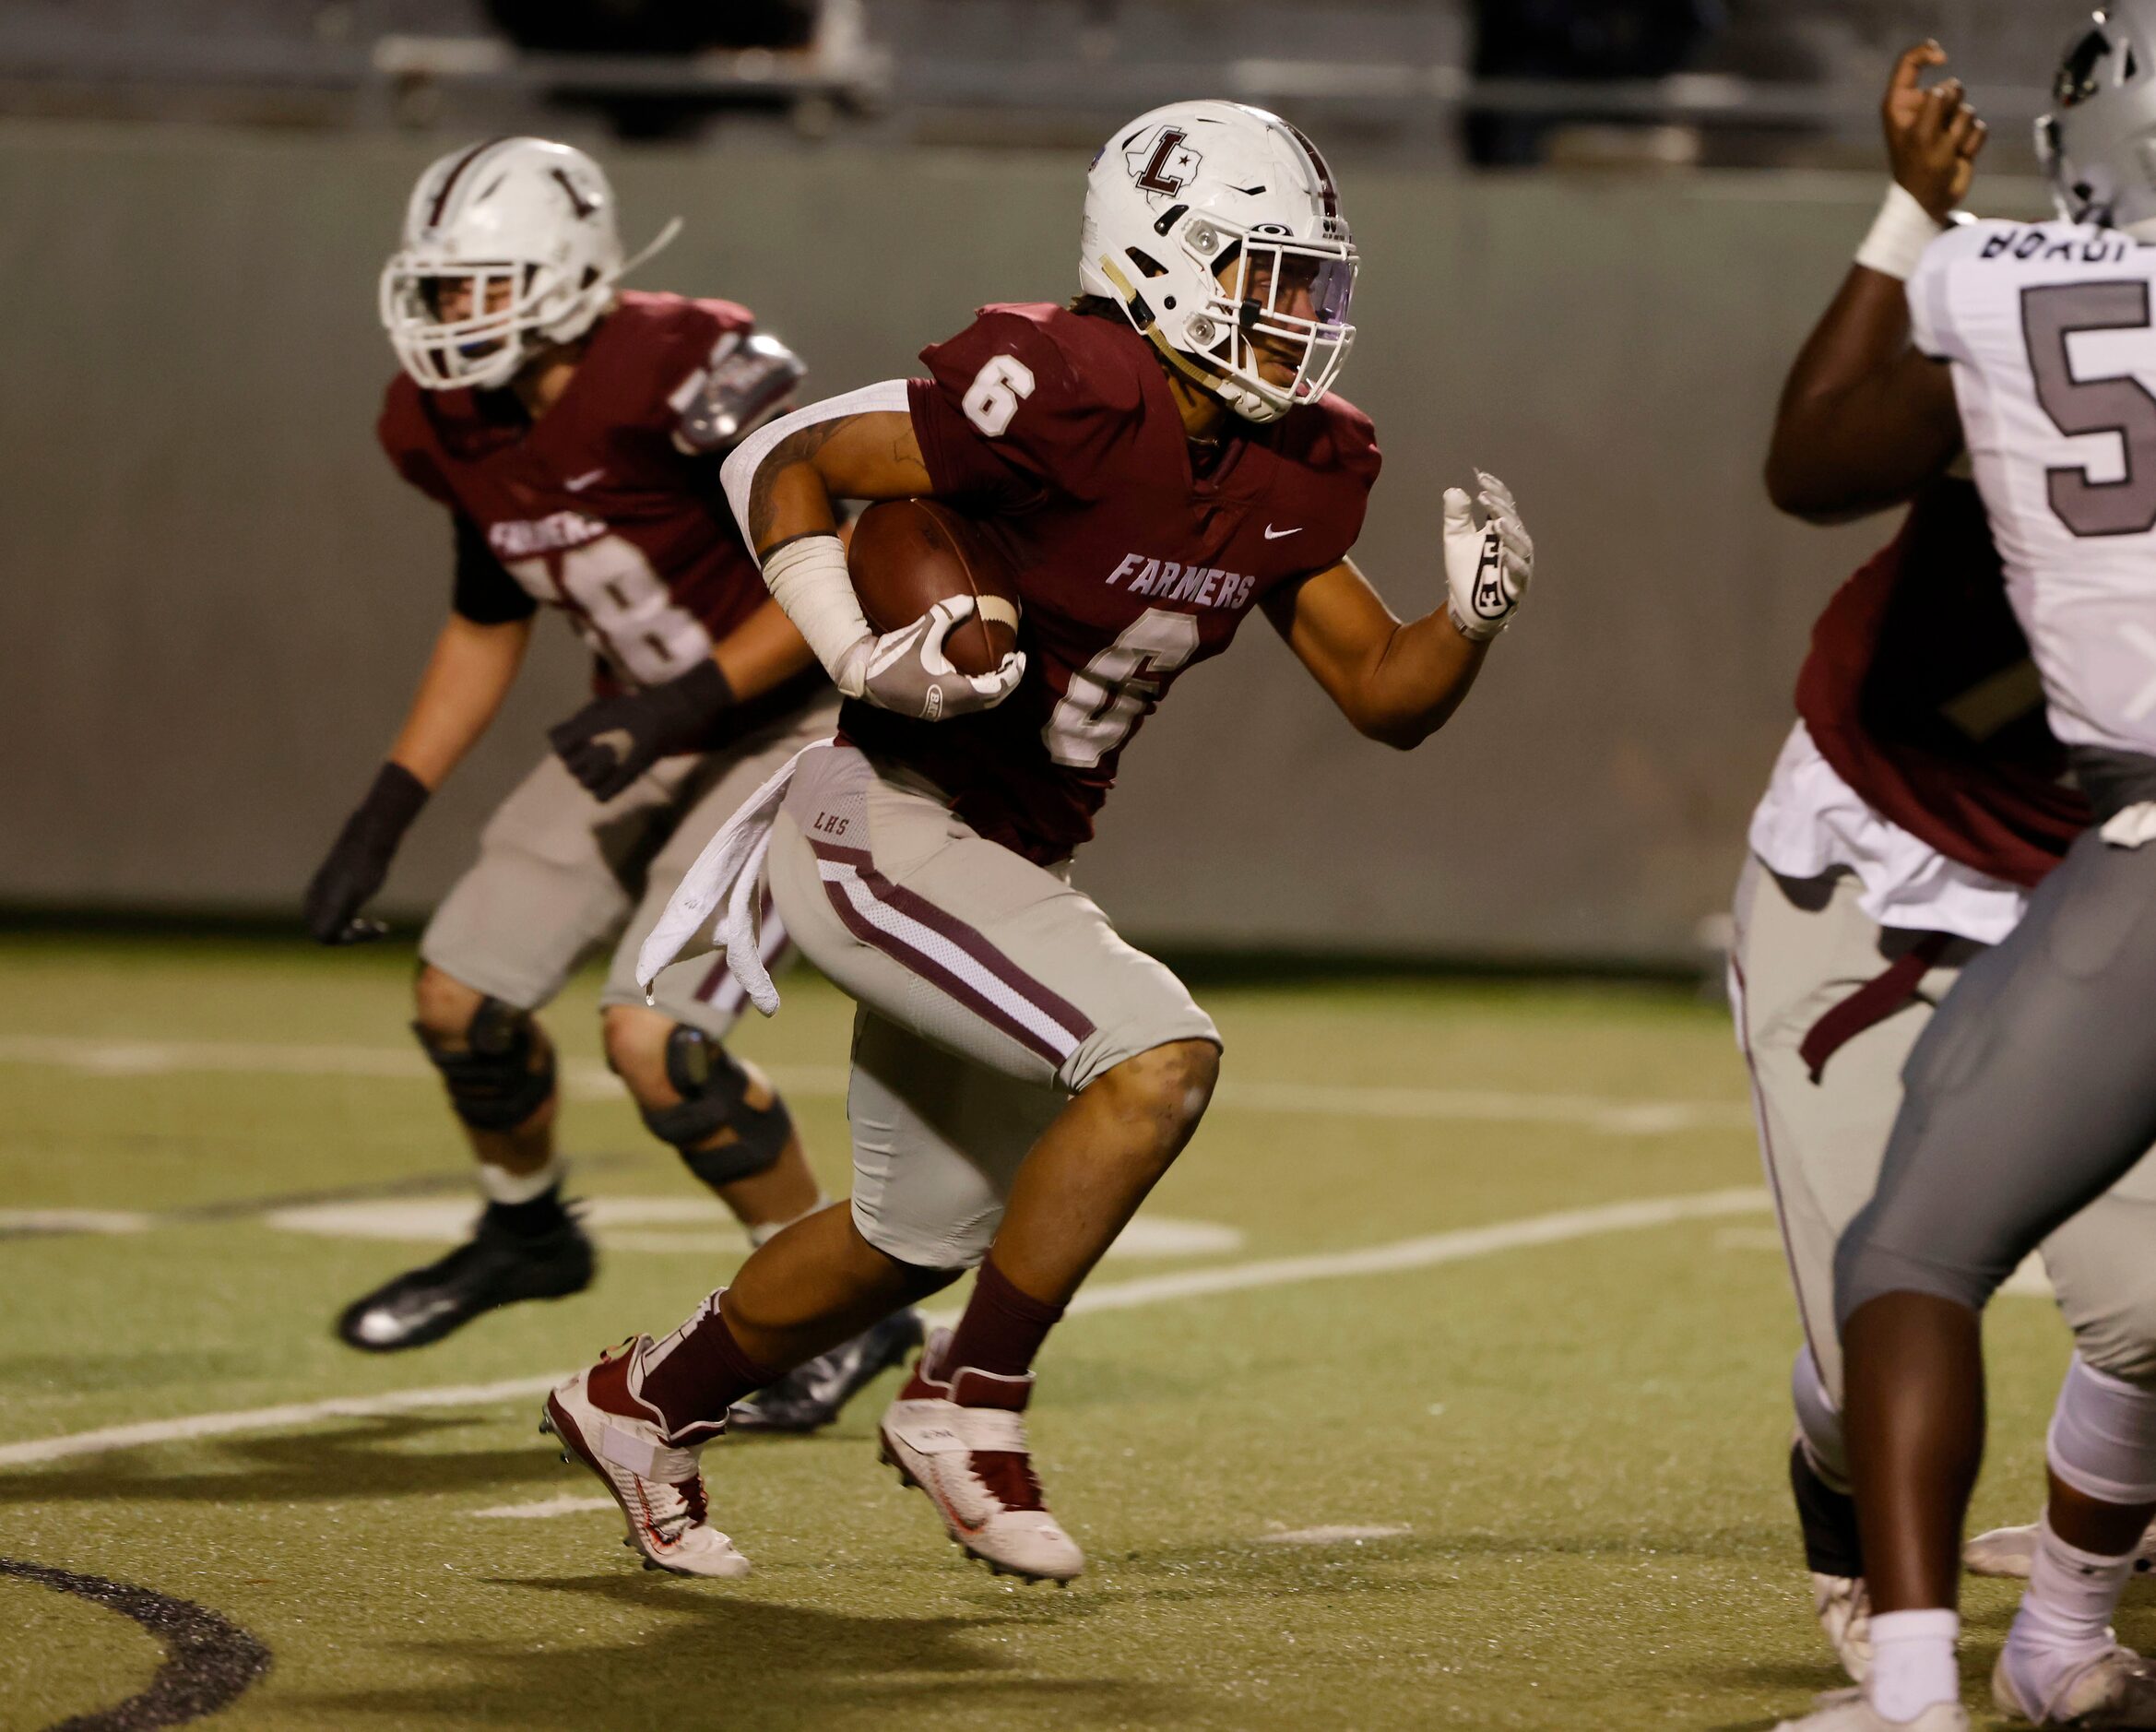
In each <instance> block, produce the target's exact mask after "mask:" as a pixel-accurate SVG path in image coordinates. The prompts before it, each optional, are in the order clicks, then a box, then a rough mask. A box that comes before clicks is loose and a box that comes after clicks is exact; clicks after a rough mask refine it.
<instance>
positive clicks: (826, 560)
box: [764, 535, 875, 697]
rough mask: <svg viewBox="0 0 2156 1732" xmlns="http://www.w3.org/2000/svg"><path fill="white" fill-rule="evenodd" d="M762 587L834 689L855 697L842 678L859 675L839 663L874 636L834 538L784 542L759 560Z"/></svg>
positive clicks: (841, 548)
mask: <svg viewBox="0 0 2156 1732" xmlns="http://www.w3.org/2000/svg"><path fill="white" fill-rule="evenodd" d="M764 587H765V588H767V589H769V590H770V591H771V597H772V599H773V600H775V601H776V602H777V603H778V605H779V607H780V608H781V609H783V610H784V611H785V613H786V617H787V618H788V619H789V620H791V621H792V622H793V623H794V629H795V630H796V631H798V632H800V635H802V636H803V637H805V638H807V639H808V640H809V647H810V648H811V649H812V650H814V651H815V652H816V659H817V660H818V661H820V662H822V663H823V671H824V672H826V673H828V674H829V675H830V676H831V677H832V679H833V680H835V681H836V682H837V684H838V689H839V690H840V691H841V692H843V693H845V694H846V695H847V697H859V696H860V692H859V689H858V688H857V689H855V690H853V691H847V678H848V676H849V675H850V676H851V677H853V678H854V679H856V680H858V679H859V672H858V670H856V669H852V668H848V667H847V666H846V665H845V664H846V663H847V659H848V658H847V650H849V649H851V648H853V647H854V646H855V645H856V644H858V643H859V642H860V641H861V639H862V638H864V637H872V636H874V635H875V634H874V633H873V632H872V631H871V630H870V628H869V622H868V618H867V616H866V615H865V614H863V613H862V612H861V604H860V599H859V597H857V596H856V595H855V594H854V592H853V579H852V578H851V577H850V576H849V575H847V569H846V549H845V547H844V545H842V544H841V542H840V541H839V539H838V538H837V537H836V536H835V535H804V536H803V537H801V539H800V540H798V541H788V543H787V544H786V545H785V546H784V547H782V548H779V549H777V550H776V552H773V553H772V554H771V556H770V557H769V558H767V559H766V560H765V561H764Z"/></svg>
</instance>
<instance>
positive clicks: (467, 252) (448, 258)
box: [381, 138, 681, 391]
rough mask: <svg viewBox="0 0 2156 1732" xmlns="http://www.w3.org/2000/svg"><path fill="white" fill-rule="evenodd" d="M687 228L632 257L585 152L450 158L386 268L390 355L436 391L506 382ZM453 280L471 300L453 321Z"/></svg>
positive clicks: (490, 149) (487, 147)
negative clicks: (449, 309)
mask: <svg viewBox="0 0 2156 1732" xmlns="http://www.w3.org/2000/svg"><path fill="white" fill-rule="evenodd" d="M680 232H681V220H680V219H679V218H677V219H675V220H673V221H672V222H669V224H668V225H667V226H666V228H665V229H664V230H663V231H661V232H660V234H659V236H658V238H657V240H656V241H654V242H653V243H651V244H650V245H649V246H647V247H646V248H645V249H644V251H643V252H641V253H639V254H638V255H636V256H635V257H634V258H633V259H627V260H624V259H623V258H622V234H621V231H620V229H619V228H618V227H617V226H616V224H615V221H614V190H613V188H612V187H610V185H608V184H607V177H606V175H605V174H604V173H602V172H600V170H599V166H598V163H596V162H594V161H593V160H591V159H590V158H589V157H587V156H586V155H585V154H584V152H583V151H581V150H576V149H573V148H570V147H569V146H568V145H563V144H552V143H550V142H549V141H548V140H546V139H544V138H492V139H489V140H488V141H487V142H486V143H484V144H479V145H473V146H471V147H470V148H468V149H464V150H458V151H455V152H452V153H451V154H450V155H448V156H445V157H444V158H443V159H442V160H440V161H439V162H436V163H435V164H434V165H433V166H432V168H430V169H428V170H427V172H425V173H424V174H422V175H421V176H420V182H419V184H418V185H417V186H415V187H413V188H412V196H411V203H410V205H409V206H408V207H407V208H406V210H405V214H404V244H403V246H402V247H401V248H400V249H399V250H398V251H397V253H395V254H394V255H391V257H390V260H389V263H388V264H387V265H385V266H384V267H383V270H382V290H381V303H382V323H383V325H384V326H385V327H386V328H387V330H388V332H389V342H390V346H391V347H392V348H394V349H395V350H397V360H398V361H400V362H403V363H404V370H405V372H407V373H408V374H410V375H411V376H412V378H413V379H414V380H415V381H417V382H418V383H419V384H420V385H421V386H425V387H426V388H427V389H428V390H430V391H449V390H455V389H457V388H458V387H460V386H468V387H470V388H471V389H474V390H482V391H483V390H491V389H493V388H494V387H496V386H503V385H506V384H508V383H509V381H510V379H511V378H513V377H514V376H515V373H516V370H517V368H518V367H520V366H522V365H523V364H524V362H525V361H526V360H527V358H528V356H529V355H530V354H531V352H532V351H533V350H535V349H537V348H539V347H541V346H543V345H545V344H548V343H566V342H573V341H574V340H575V338H579V337H581V336H583V335H584V333H585V332H586V331H587V330H589V329H590V328H591V326H592V324H593V322H594V321H595V320H597V319H598V316H599V314H602V313H604V312H605V311H606V310H607V307H608V305H609V304H610V303H611V302H612V300H613V292H614V284H615V283H616V282H617V281H618V280H619V279H621V278H622V277H623V276H625V275H626V274H627V273H628V272H629V271H631V270H633V269H634V268H635V267H637V266H638V265H641V264H642V263H643V262H644V261H645V260H646V259H647V258H649V257H650V256H651V255H653V254H654V253H656V252H657V251H658V250H659V248H660V247H662V246H664V245H666V243H668V242H669V241H671V240H672V239H673V238H674V236H675V235H676V234H678V233H680ZM451 283H458V284H464V283H468V284H469V285H470V291H471V292H470V296H469V298H468V301H467V302H466V304H465V307H464V309H463V313H462V316H460V317H457V318H454V319H450V318H444V316H443V310H442V298H443V291H444V288H445V287H446V286H447V285H449V284H451Z"/></svg>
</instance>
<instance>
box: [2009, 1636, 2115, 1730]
mask: <svg viewBox="0 0 2156 1732" xmlns="http://www.w3.org/2000/svg"><path fill="white" fill-rule="evenodd" d="M2032 1657H2033V1656H2030V1655H2019V1654H2016V1653H2015V1651H2014V1644H2013V1641H2012V1639H2011V1638H2010V1637H2009V1638H2008V1643H2007V1645H2006V1646H2005V1647H2003V1648H2001V1649H2000V1650H1999V1660H1998V1664H1997V1665H1996V1666H1995V1667H1992V1672H1991V1699H1992V1702H1993V1704H1994V1705H1995V1706H1996V1708H1997V1709H1998V1711H1999V1712H2000V1713H2001V1714H2007V1715H2008V1716H2009V1717H2011V1718H2013V1719H2017V1720H2026V1721H2029V1722H2031V1723H2032V1724H2033V1725H2036V1726H2141V1727H2156V1667H2150V1664H2149V1662H2148V1661H2146V1660H2144V1659H2143V1658H2142V1657H2141V1656H2140V1655H2138V1654H2136V1653H2135V1652H2134V1651H2133V1650H2132V1649H2131V1648H2122V1647H2118V1646H2116V1645H2114V1646H2112V1647H2110V1648H2108V1649H2106V1650H2104V1651H2103V1652H2102V1653H2100V1654H2095V1655H2091V1656H2090V1657H2089V1658H2088V1659H2086V1660H2083V1661H2081V1662H2079V1664H2078V1665H2073V1666H2068V1667H2065V1668H2064V1669H2063V1670H2061V1671H2060V1672H2059V1673H2058V1674H2057V1676H2056V1677H2055V1678H2054V1679H2051V1680H2050V1683H2049V1686H2048V1688H2043V1687H2041V1686H2040V1685H2039V1683H2038V1680H2036V1679H2032V1678H2031V1677H2030V1673H2031V1671H2032V1669H2033V1668H2032V1665H2031V1664H2030V1662H2031V1659H2032Z"/></svg>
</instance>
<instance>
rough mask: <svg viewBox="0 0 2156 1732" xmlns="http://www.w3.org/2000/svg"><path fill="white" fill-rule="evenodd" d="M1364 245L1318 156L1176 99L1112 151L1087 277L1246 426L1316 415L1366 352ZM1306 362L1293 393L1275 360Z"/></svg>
mask: <svg viewBox="0 0 2156 1732" xmlns="http://www.w3.org/2000/svg"><path fill="white" fill-rule="evenodd" d="M1355 274H1356V251H1355V241H1354V239H1353V237H1352V236H1351V235H1350V233H1349V231H1348V227H1347V219H1346V218H1345V217H1344V216H1343V215H1342V214H1341V211H1340V194H1339V190H1338V188H1337V187H1335V186H1334V184H1333V174H1332V171H1331V170H1329V169H1328V168H1327V167H1326V166H1325V159H1324V158H1323V157H1321V156H1320V155H1319V154H1318V148H1317V146H1315V145H1313V144H1312V143H1311V142H1310V141H1309V138H1307V137H1305V136H1303V134H1302V133H1301V132H1300V131H1298V130H1297V128H1296V127H1294V126H1292V125H1289V124H1288V123H1287V122H1286V121H1284V120H1282V119H1281V118H1280V117H1279V116H1278V115H1277V114H1268V113H1266V112H1265V111H1264V110H1263V109H1259V108H1250V107H1248V106H1246V105H1245V104H1243V103H1240V102H1217V101H1198V102H1175V103H1171V104H1169V105H1168V106H1167V107H1166V108H1156V109H1155V110H1154V111H1153V112H1152V113H1147V114H1141V115H1140V116H1139V117H1138V118H1137V119H1136V120H1134V121H1132V122H1131V124H1130V125H1127V126H1125V127H1123V128H1122V129H1121V130H1120V131H1119V132H1118V133H1117V134H1116V136H1114V137H1113V138H1111V139H1109V140H1108V143H1107V144H1106V145H1104V146H1102V147H1101V150H1100V154H1099V155H1098V156H1096V157H1095V158H1094V160H1093V170H1092V172H1091V174H1090V175H1089V176H1088V177H1087V180H1086V184H1085V220H1084V228H1083V231H1082V232H1081V239H1080V244H1079V258H1078V279H1079V282H1080V284H1081V285H1082V286H1083V288H1084V291H1085V292H1086V293H1088V294H1093V295H1099V296H1103V297H1105V298H1106V299H1108V300H1110V301H1113V302H1114V303H1116V304H1117V305H1118V306H1119V307H1121V308H1122V309H1123V312H1124V314H1125V315H1126V316H1127V317H1128V318H1129V319H1130V321H1131V324H1132V325H1133V326H1136V327H1137V328H1138V329H1139V330H1140V331H1142V332H1143V333H1144V335H1145V336H1146V337H1147V338H1150V339H1151V340H1152V342H1153V343H1154V345H1155V348H1157V349H1158V350H1160V351H1161V353H1162V354H1163V355H1164V356H1166V357H1167V361H1168V362H1169V363H1170V364H1171V365H1172V366H1174V367H1175V368H1176V369H1177V370H1178V371H1179V372H1180V373H1182V374H1184V375H1185V376H1186V377H1188V378H1190V379H1191V380H1192V381H1193V382H1194V383H1196V384H1197V385H1199V386H1202V388H1204V389H1205V390H1207V391H1210V392H1212V393H1213V394H1214V396H1216V397H1219V398H1220V399H1221V400H1222V401H1223V402H1225V403H1226V405H1227V406H1228V407H1229V408H1230V409H1233V410H1234V411H1235V412H1236V413H1237V414H1238V415H1240V416H1241V417H1243V419H1244V420H1246V421H1275V420H1277V419H1279V417H1281V416H1282V415H1285V413H1286V412H1287V411H1288V410H1289V409H1295V408H1297V407H1299V406H1301V405H1304V404H1309V403H1314V402H1316V401H1317V400H1318V399H1319V398H1320V397H1323V396H1324V395H1325V393H1326V391H1327V390H1328V389H1330V388H1331V386H1332V385H1333V380H1334V379H1335V378H1337V377H1338V376H1339V373H1340V367H1341V363H1342V362H1345V360H1346V359H1347V350H1348V347H1349V345H1350V344H1351V343H1353V342H1354V340H1355V326H1353V325H1351V324H1349V323H1348V317H1347V315H1348V306H1349V302H1350V300H1351V298H1352V295H1353V292H1354V288H1355ZM1265 355H1270V356H1272V357H1274V358H1276V364H1278V362H1292V364H1293V368H1294V376H1293V378H1292V379H1289V380H1287V381H1286V382H1285V383H1280V382H1276V381H1274V380H1271V379H1268V378H1266V377H1265V376H1264V374H1262V372H1261V370H1260V362H1261V358H1262V356H1265Z"/></svg>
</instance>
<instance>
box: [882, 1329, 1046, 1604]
mask: <svg viewBox="0 0 2156 1732" xmlns="http://www.w3.org/2000/svg"><path fill="white" fill-rule="evenodd" d="M950 1345H951V1332H950V1331H949V1330H947V1329H939V1330H938V1331H936V1333H935V1334H934V1335H931V1336H930V1337H929V1345H928V1346H927V1347H926V1348H924V1349H923V1351H922V1353H921V1357H920V1359H919V1361H918V1363H917V1364H916V1365H915V1367H914V1370H913V1375H912V1377H911V1378H909V1379H908V1380H907V1382H906V1387H905V1388H904V1389H902V1390H900V1391H899V1392H898V1399H897V1400H896V1401H894V1402H893V1403H892V1404H891V1408H890V1411H889V1412H887V1413H886V1414H884V1416H883V1447H882V1449H881V1451H880V1453H881V1454H882V1456H883V1460H884V1462H885V1463H886V1464H888V1465H891V1466H893V1467H895V1468H897V1470H898V1477H899V1478H900V1479H902V1480H904V1481H905V1482H906V1484H907V1485H909V1486H914V1487H918V1489H920V1490H922V1491H925V1492H927V1493H928V1496H929V1501H930V1502H931V1503H933V1504H934V1505H935V1506H936V1513H937V1514H939V1515H941V1516H942V1518H943V1527H944V1530H945V1531H946V1532H947V1533H949V1534H950V1536H951V1541H952V1543H953V1544H954V1545H955V1546H956V1547H958V1548H959V1549H960V1550H962V1551H964V1552H965V1553H967V1554H968V1555H969V1556H971V1557H975V1558H977V1559H979V1560H981V1562H983V1563H985V1564H987V1565H988V1567H989V1571H990V1572H992V1573H994V1574H996V1575H1006V1574H1008V1575H1016V1576H1023V1577H1025V1580H1027V1581H1029V1582H1068V1581H1070V1580H1071V1578H1072V1577H1073V1576H1075V1575H1076V1574H1077V1573H1078V1572H1080V1571H1081V1570H1083V1569H1084V1568H1085V1554H1084V1552H1082V1551H1080V1550H1079V1549H1078V1542H1077V1541H1075V1540H1074V1539H1072V1537H1071V1536H1070V1535H1068V1534H1066V1533H1065V1532H1063V1530H1062V1527H1061V1525H1060V1524H1058V1522H1057V1521H1056V1518H1055V1517H1054V1516H1052V1515H1050V1514H1049V1513H1048V1504H1047V1502H1046V1501H1045V1500H1044V1499H1043V1498H1042V1496H1041V1489H1040V1481H1039V1480H1038V1479H1037V1478H1036V1477H1034V1472H1033V1456H1032V1452H1031V1451H1030V1450H1028V1449H1027V1447H1026V1442H1025V1418H1024V1415H1025V1404H1026V1403H1027V1402H1028V1401H1029V1400H1030V1399H1031V1398H1032V1395H1033V1379H1032V1377H1031V1376H1030V1375H1028V1376H1025V1377H1001V1376H997V1375H995V1374H993V1373H990V1372H988V1371H977V1370H972V1369H971V1368H969V1367H965V1366H961V1367H959V1368H957V1369H956V1370H950V1371H948V1372H947V1371H945V1370H944V1368H943V1365H942V1359H943V1355H944V1353H945V1352H946V1351H947V1350H948V1348H949V1346H950Z"/></svg>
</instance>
